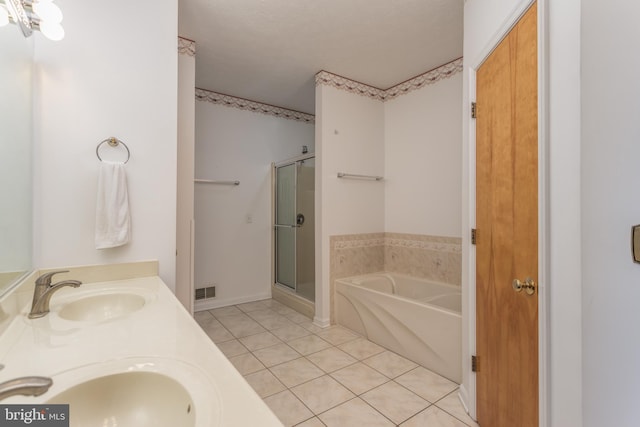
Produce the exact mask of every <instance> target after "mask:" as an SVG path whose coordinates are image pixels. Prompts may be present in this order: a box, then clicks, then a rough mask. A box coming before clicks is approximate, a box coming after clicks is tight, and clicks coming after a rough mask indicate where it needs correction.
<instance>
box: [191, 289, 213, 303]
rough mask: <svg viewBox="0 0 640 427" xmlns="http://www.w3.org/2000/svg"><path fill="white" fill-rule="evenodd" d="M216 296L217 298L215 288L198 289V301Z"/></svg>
mask: <svg viewBox="0 0 640 427" xmlns="http://www.w3.org/2000/svg"><path fill="white" fill-rule="evenodd" d="M215 296H216V287H215V286H209V287H206V288H198V289H196V301H197V300H201V299H209V298H215Z"/></svg>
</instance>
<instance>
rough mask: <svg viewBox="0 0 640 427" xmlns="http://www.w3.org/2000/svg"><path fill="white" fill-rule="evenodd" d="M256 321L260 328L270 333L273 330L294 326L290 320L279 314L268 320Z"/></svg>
mask: <svg viewBox="0 0 640 427" xmlns="http://www.w3.org/2000/svg"><path fill="white" fill-rule="evenodd" d="M256 321H257V322H258V323H260V325H261V326H262V327H264V328H265V329H268V330H270V331H272V330H274V329H281V328H286V327H287V326H295V323H293V322H292V321H291V320H289V319H287V318H286V317H284V316H281V315H279V314H276V315H275V316H272V317H269V318H263V319H261V320H256Z"/></svg>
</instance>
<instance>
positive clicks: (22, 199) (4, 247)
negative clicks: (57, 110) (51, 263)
mask: <svg viewBox="0 0 640 427" xmlns="http://www.w3.org/2000/svg"><path fill="white" fill-rule="evenodd" d="M33 43H34V42H33V38H32V37H31V38H28V39H27V38H24V37H23V35H22V33H21V32H20V31H19V30H18V29H17V28H16V27H15V25H7V26H4V27H0V94H1V95H0V182H1V183H2V185H0V206H2V209H0V296H2V295H4V294H5V293H6V292H7V291H8V290H9V289H11V288H12V286H13V285H14V284H16V283H18V281H19V280H20V278H22V277H23V276H24V275H25V274H27V273H28V272H30V271H31V269H32V252H33V251H32V241H33V237H32V230H33V227H32V193H33V192H32V176H33V174H32V152H33V145H32V131H33V119H32V102H33V92H32V91H33V89H32V86H33V85H32V83H33Z"/></svg>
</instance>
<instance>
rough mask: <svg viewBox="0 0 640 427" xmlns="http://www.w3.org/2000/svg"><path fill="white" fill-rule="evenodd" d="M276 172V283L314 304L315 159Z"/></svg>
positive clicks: (286, 163) (298, 160)
mask: <svg viewBox="0 0 640 427" xmlns="http://www.w3.org/2000/svg"><path fill="white" fill-rule="evenodd" d="M274 168H275V194H274V200H275V213H274V218H275V223H274V229H275V281H276V284H278V285H281V286H285V287H286V288H288V289H289V290H291V291H293V292H295V293H296V294H297V295H298V296H301V297H303V298H305V299H307V300H309V301H314V300H315V211H314V208H315V158H314V156H313V155H309V156H304V157H297V158H295V159H291V160H289V161H284V162H281V163H278V164H275V165H274Z"/></svg>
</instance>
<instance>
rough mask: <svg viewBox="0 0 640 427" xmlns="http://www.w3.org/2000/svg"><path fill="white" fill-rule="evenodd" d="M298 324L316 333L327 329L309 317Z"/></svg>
mask: <svg viewBox="0 0 640 427" xmlns="http://www.w3.org/2000/svg"><path fill="white" fill-rule="evenodd" d="M298 326H302V327H303V328H305V329H306V330H308V331H309V332H313V333H314V334H317V333H318V332H322V331H324V330H325V329H326V328H321V327H320V326H318V325H316V324H315V323H313V322H312V321H310V320H308V319H307V321H306V322H300V323H298Z"/></svg>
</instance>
